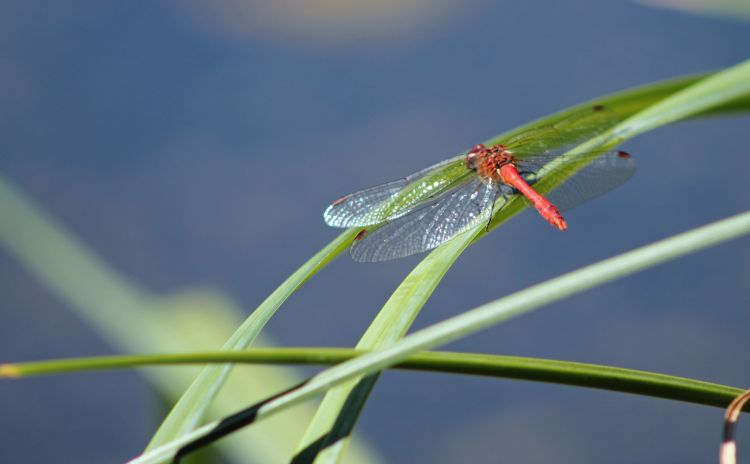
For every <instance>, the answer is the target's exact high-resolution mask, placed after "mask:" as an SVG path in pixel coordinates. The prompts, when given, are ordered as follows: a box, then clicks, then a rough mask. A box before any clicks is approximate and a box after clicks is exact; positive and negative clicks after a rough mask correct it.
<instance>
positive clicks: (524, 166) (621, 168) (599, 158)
mask: <svg viewBox="0 0 750 464" xmlns="http://www.w3.org/2000/svg"><path fill="white" fill-rule="evenodd" d="M551 162H553V157H549V156H537V157H531V158H527V159H524V160H521V161H519V162H518V163H517V164H518V168H519V171H521V173H522V175H524V178H525V179H526V181H527V182H529V183H530V184H537V183H542V182H544V184H547V185H555V184H557V187H555V188H554V189H553V190H551V191H550V192H549V193H547V194H545V196H546V197H547V199H548V200H550V201H551V202H552V203H553V204H554V205H556V206H557V207H558V208H559V209H560V210H566V209H571V208H575V207H576V206H578V205H580V204H582V203H585V202H586V201H588V200H590V199H592V198H596V197H598V196H600V195H603V194H605V193H607V192H609V191H610V190H613V189H615V188H617V187H619V186H620V185H622V184H623V183H625V182H626V181H627V180H628V179H630V178H631V177H632V176H633V173H634V172H635V161H634V160H633V158H632V157H631V156H630V155H629V154H628V153H626V152H624V151H609V152H591V153H585V154H582V155H579V156H577V157H576V158H575V161H573V162H570V163H567V164H562V165H560V166H559V167H558V168H556V169H554V171H553V172H550V173H549V174H545V175H542V176H541V177H539V176H538V173H539V171H540V170H542V169H543V168H544V167H545V166H547V165H548V164H549V163H551ZM527 173H528V174H527Z"/></svg>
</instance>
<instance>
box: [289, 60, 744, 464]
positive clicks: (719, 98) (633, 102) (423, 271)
mask: <svg viewBox="0 0 750 464" xmlns="http://www.w3.org/2000/svg"><path fill="white" fill-rule="evenodd" d="M749 64H750V62H747V63H744V64H741V65H738V66H736V67H734V68H732V69H731V70H728V71H724V72H722V73H719V74H717V75H714V76H711V77H708V78H706V79H705V80H703V81H700V82H697V81H690V82H691V84H692V85H691V86H686V87H683V88H681V89H680V91H677V92H675V93H672V94H671V95H669V96H666V95H665V94H664V92H663V91H664V90H665V89H669V90H672V88H670V84H669V83H666V84H657V85H655V86H652V87H646V88H641V89H635V90H633V91H626V92H621V93H618V94H615V95H612V96H608V97H603V98H600V99H597V100H594V101H591V102H586V103H583V104H581V105H578V106H575V107H573V108H569V109H567V110H565V111H561V112H559V113H557V114H554V115H552V116H549V117H547V118H543V119H540V120H537V121H534V122H532V123H530V124H527V125H525V126H522V127H520V128H517V129H515V130H512V131H510V132H508V133H505V134H502V135H500V136H497V137H495V138H493V139H491V140H488V141H487V142H486V144H488V145H494V144H497V143H503V142H505V141H506V140H508V139H509V138H511V137H512V136H514V135H515V134H517V133H520V132H522V131H524V130H527V129H529V128H531V127H535V126H544V125H551V124H553V123H555V122H558V121H562V120H564V119H565V118H567V117H569V116H570V115H571V114H574V113H576V112H578V111H580V110H582V109H584V108H587V107H590V106H592V105H594V104H597V105H604V106H606V107H607V108H608V109H610V110H611V111H613V112H614V113H616V114H618V115H619V116H620V118H621V119H622V120H623V121H621V123H620V124H619V125H618V126H617V127H615V128H613V129H612V130H610V131H607V132H606V133H604V134H602V135H601V136H599V137H594V138H592V139H591V140H589V141H587V142H586V143H583V144H582V145H580V146H579V147H576V148H575V149H574V150H571V152H570V153H569V155H573V156H574V155H575V153H582V152H584V151H586V150H587V149H592V148H597V149H604V148H607V147H614V146H615V145H617V144H619V143H621V142H622V141H624V140H626V139H627V138H630V137H633V136H635V135H637V134H640V133H642V132H644V131H646V130H650V129H653V128H656V127H658V126H660V125H664V124H667V123H670V122H674V121H677V120H680V119H685V118H688V117H695V116H698V115H700V114H701V113H702V112H706V111H710V110H712V109H716V108H717V107H718V106H720V105H725V104H730V103H731V102H734V101H737V100H742V101H745V102H746V99H747V98H748V97H749V96H750V78H748V65H749ZM553 177H554V176H549V178H553ZM559 179H560V180H562V179H561V178H559ZM552 187H554V185H546V183H545V182H541V183H540V184H538V185H536V186H535V188H538V189H540V190H541V191H542V192H545V191H548V190H550V189H551V188H552ZM512 202H513V203H514V204H511V205H510V206H504V207H503V209H502V210H501V211H500V212H499V214H496V215H495V216H494V218H493V220H492V222H491V223H490V227H488V228H486V229H485V230H476V231H475V232H474V235H473V237H474V239H479V238H481V237H482V236H484V234H485V233H486V232H487V231H489V230H492V229H494V228H495V227H497V226H498V225H500V224H502V223H504V222H505V221H507V220H508V219H510V218H511V217H512V216H513V215H515V214H517V213H518V212H520V211H521V210H522V209H523V208H524V207H525V206H526V205H525V203H524V202H522V201H518V200H517V199H516V200H512ZM466 235H467V236H468V235H469V234H468V233H467V234H466ZM463 240H465V237H456V238H455V239H454V241H463ZM464 248H465V247H463V246H462V247H461V249H460V250H459V253H460V252H462V251H463V249H464ZM455 251H456V249H454V248H447V247H441V248H438V249H437V250H435V251H434V252H432V253H431V254H429V255H428V257H427V258H425V260H424V261H422V263H420V265H419V266H418V267H417V268H416V269H415V272H414V273H412V274H410V275H409V276H407V277H406V279H405V280H404V281H403V283H402V285H401V286H400V287H399V288H398V289H397V290H396V291H395V292H394V294H393V296H392V297H391V299H389V301H388V303H387V304H386V306H385V307H384V308H383V310H382V311H389V312H393V311H399V310H400V311H403V312H404V314H407V315H408V316H405V317H404V318H403V319H401V320H398V322H399V324H392V325H391V326H389V327H384V326H383V321H381V320H378V319H380V317H379V318H378V319H376V320H375V321H374V322H373V324H372V325H371V326H370V328H368V331H367V333H366V334H365V336H364V337H363V338H362V340H361V341H360V343H359V344H358V345H357V346H358V348H368V349H372V348H376V347H378V346H386V345H387V344H388V343H392V340H393V337H394V336H399V337H400V336H403V334H404V333H405V330H406V327H407V326H406V325H404V324H403V322H404V320H406V321H408V322H409V323H410V322H411V321H412V320H413V319H414V317H415V315H416V314H417V313H418V312H419V311H420V310H421V308H422V307H423V306H424V304H425V303H426V301H427V299H428V298H429V295H430V294H431V293H432V291H433V290H434V288H435V287H436V285H437V282H439V280H440V279H442V277H443V276H444V275H445V274H446V273H447V272H448V268H449V267H450V266H451V265H452V264H453V262H454V261H455V260H456V259H457V257H458V256H457V255H456V254H455ZM426 277H427V278H426ZM436 279H437V280H436ZM420 286H423V287H424V292H422V293H421V294H420V298H416V299H407V298H399V295H400V294H402V293H403V292H402V288H405V289H413V288H420ZM394 305H397V306H396V307H395V308H394ZM392 320H395V319H392ZM386 323H387V321H386ZM370 334H379V335H381V336H382V339H381V340H377V339H373V338H372V337H371V336H370ZM386 334H387V335H386ZM376 381H377V377H376V376H372V377H368V378H367V379H364V380H361V381H360V383H359V385H357V384H356V383H354V382H351V383H347V384H345V385H341V386H338V387H336V388H334V389H332V390H331V391H330V392H328V393H327V394H326V397H325V398H324V400H323V403H322V404H321V405H320V406H319V408H318V413H317V414H316V415H315V418H314V419H313V422H312V423H311V424H310V426H309V427H308V430H307V432H306V433H305V436H304V438H303V440H302V443H301V444H300V446H299V447H298V450H297V455H296V456H297V457H298V458H299V459H298V460H299V462H310V461H312V460H313V459H314V460H315V462H316V463H318V464H323V463H335V462H338V461H339V459H340V458H341V456H342V454H343V452H344V450H345V449H346V445H347V442H348V439H349V437H350V436H351V431H352V429H353V427H354V424H355V423H356V420H357V417H358V415H359V413H360V411H361V410H362V407H363V405H364V402H365V401H366V400H367V398H368V396H369V392H370V391H371V390H372V388H373V387H374V384H375V382H376ZM344 405H346V407H344Z"/></svg>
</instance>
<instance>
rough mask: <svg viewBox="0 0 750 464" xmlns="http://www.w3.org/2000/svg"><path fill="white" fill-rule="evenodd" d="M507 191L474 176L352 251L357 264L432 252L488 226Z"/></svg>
mask: <svg viewBox="0 0 750 464" xmlns="http://www.w3.org/2000/svg"><path fill="white" fill-rule="evenodd" d="M502 192H503V189H502V188H501V187H500V186H499V185H498V184H496V183H494V182H491V181H483V180H482V179H480V178H479V177H478V176H474V177H473V178H472V180H471V181H470V182H467V183H464V184H463V185H461V186H459V187H457V188H454V189H453V190H452V191H447V192H445V193H443V194H442V195H440V196H439V197H436V198H434V199H433V200H432V201H430V202H427V203H425V204H423V205H421V206H420V207H419V208H417V209H415V210H413V211H411V212H410V214H408V215H405V216H401V217H399V218H396V219H394V220H392V221H390V222H388V223H386V224H385V225H383V226H382V227H380V228H377V229H375V230H373V231H370V232H368V233H366V234H365V235H364V237H362V238H361V239H359V240H356V241H355V242H354V244H353V245H352V247H351V254H352V258H353V259H354V260H355V261H370V262H371V261H386V260H389V259H395V258H402V257H404V256H409V255H413V254H415V253H420V252H423V251H427V250H431V249H433V248H435V247H437V246H438V245H440V244H442V243H444V242H446V241H448V240H450V239H451V238H452V237H454V236H455V235H456V234H459V233H461V232H463V231H466V230H468V229H470V228H472V227H474V226H476V225H479V224H482V223H486V222H487V221H489V219H490V216H491V215H492V205H493V202H494V201H495V198H496V197H497V196H498V195H499V194H501V193H502Z"/></svg>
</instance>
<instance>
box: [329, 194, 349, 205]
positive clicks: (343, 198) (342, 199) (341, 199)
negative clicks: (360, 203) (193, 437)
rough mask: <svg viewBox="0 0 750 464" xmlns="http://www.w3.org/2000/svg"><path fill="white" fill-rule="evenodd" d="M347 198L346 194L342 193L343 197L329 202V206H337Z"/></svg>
mask: <svg viewBox="0 0 750 464" xmlns="http://www.w3.org/2000/svg"><path fill="white" fill-rule="evenodd" d="M347 198H348V195H344V196H343V197H341V198H339V199H338V200H336V201H334V202H333V203H331V206H338V205H340V204H341V203H343V202H344V201H346V199H347Z"/></svg>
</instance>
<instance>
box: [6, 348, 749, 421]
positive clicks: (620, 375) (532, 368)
mask: <svg viewBox="0 0 750 464" xmlns="http://www.w3.org/2000/svg"><path fill="white" fill-rule="evenodd" d="M366 353H367V352H366V351H361V350H354V349H344V348H267V349H262V348H261V349H258V348H255V349H250V350H247V351H235V352H226V351H211V352H202V353H184V354H158V355H141V356H99V357H94V358H73V359H58V360H53V361H34V362H28V363H17V364H4V365H0V377H7V378H20V377H26V376H36V375H50V374H61V373H69V372H83V371H92V370H101V369H123V368H130V367H143V366H154V365H158V366H164V365H182V364H202V363H248V364H303V365H320V364H323V365H328V364H337V363H340V362H343V361H348V360H350V359H352V358H355V357H357V356H360V355H363V354H366ZM391 367H392V368H394V369H402V370H415V371H427V372H442V373H452V374H464V375H477V376H486V377H494V378H509V379H519V380H529V381H535V382H549V383H557V384H562V385H575V386H580V387H589V388H597V389H603V390H611V391H618V392H624V393H633V394H638V395H644V396H651V397H657V398H666V399H670V400H677V401H686V402H689V403H696V404H704V405H707V406H717V407H725V406H726V405H727V404H729V403H730V402H731V401H732V399H733V398H734V397H735V396H737V395H739V394H741V393H742V391H743V390H742V389H741V388H734V387H728V386H725V385H719V384H715V383H710V382H703V381H700V380H694V379H687V378H684V377H675V376H671V375H664V374H659V373H655V372H646V371H640V370H635V369H624V368H620V367H613V366H602V365H597V364H588V363H577V362H569V361H560V360H553V359H540V358H528V357H519V356H500V355H490V354H479V353H455V352H447V351H435V352H418V353H415V354H413V355H411V356H409V357H408V358H406V359H405V360H404V361H403V362H400V363H398V364H395V365H393V366H391Z"/></svg>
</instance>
